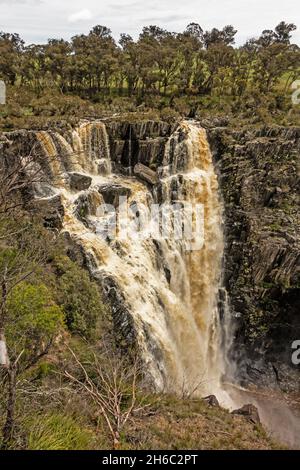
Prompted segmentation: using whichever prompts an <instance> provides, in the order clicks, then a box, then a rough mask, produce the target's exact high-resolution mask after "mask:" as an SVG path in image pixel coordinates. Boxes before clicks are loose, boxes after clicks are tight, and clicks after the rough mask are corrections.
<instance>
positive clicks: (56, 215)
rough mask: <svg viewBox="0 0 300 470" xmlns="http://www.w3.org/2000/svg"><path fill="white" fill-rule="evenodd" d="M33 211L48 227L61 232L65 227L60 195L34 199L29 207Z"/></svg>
mask: <svg viewBox="0 0 300 470" xmlns="http://www.w3.org/2000/svg"><path fill="white" fill-rule="evenodd" d="M29 207H30V209H31V210H33V211H34V212H35V213H36V214H38V215H39V216H40V217H41V218H42V220H43V221H44V224H45V226H46V227H48V228H51V229H58V230H61V228H62V226H63V217H64V206H63V204H62V201H61V197H60V195H56V196H52V197H48V198H38V199H33V200H32V201H31V202H30V203H29V205H28V208H29Z"/></svg>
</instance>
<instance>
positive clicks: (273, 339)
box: [209, 127, 300, 389]
mask: <svg viewBox="0 0 300 470" xmlns="http://www.w3.org/2000/svg"><path fill="white" fill-rule="evenodd" d="M209 138H210V142H211V146H212V149H213V153H214V158H215V162H216V166H217V168H218V172H219V178H220V184H221V191H222V196H223V199H224V206H225V231H226V256H225V287H226V289H227V292H228V294H229V298H230V303H231V312H232V315H233V317H234V318H235V325H236V337H235V342H234V346H233V348H232V351H231V352H232V354H233V355H234V358H235V360H237V361H238V365H239V367H238V369H239V371H240V378H241V380H245V381H249V380H250V381H254V382H261V383H263V384H266V383H268V384H270V383H273V385H276V386H280V387H281V388H282V389H291V388H295V389H299V385H300V384H299V370H298V368H297V367H296V366H294V365H293V364H292V362H291V355H292V349H291V344H292V341H294V340H295V339H300V316H299V308H300V211H299V182H300V176H299V174H300V171H299V169H300V128H281V127H275V128H263V129H246V130H242V131H234V130H230V129H228V128H212V129H209ZM245 358H247V359H245Z"/></svg>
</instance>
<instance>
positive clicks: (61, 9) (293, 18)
mask: <svg viewBox="0 0 300 470" xmlns="http://www.w3.org/2000/svg"><path fill="white" fill-rule="evenodd" d="M281 20H284V21H286V22H293V23H295V24H296V25H297V26H298V28H299V30H298V31H297V32H296V33H295V34H294V36H293V40H294V42H296V43H298V44H299V45H300V2H299V0H148V1H145V0H84V1H82V0H64V1H61V0H0V30H3V31H6V32H17V33H19V34H20V35H21V37H22V38H23V39H25V41H26V42H27V43H32V42H35V43H41V42H45V41H47V39H48V38H61V37H62V38H65V39H70V38H71V37H72V36H74V35H75V34H78V33H87V32H88V31H89V30H90V29H91V28H92V27H93V26H94V25H96V24H101V25H104V26H108V27H109V28H110V29H111V30H112V31H113V34H114V36H115V37H116V38H118V37H119V34H120V33H124V32H126V33H129V34H131V35H132V36H133V37H135V38H136V37H137V35H138V33H139V32H140V30H141V28H142V27H143V26H146V25H149V24H156V25H158V26H162V27H164V28H167V29H168V30H170V31H177V32H179V31H183V30H184V28H185V26H186V25H187V24H188V23H190V22H196V23H199V24H200V25H201V26H202V28H203V29H211V28H212V27H214V26H215V27H218V28H221V27H223V26H224V25H226V24H233V25H234V26H235V27H236V29H238V35H237V43H238V44H241V43H243V42H244V41H245V40H246V39H248V38H250V37H253V36H257V35H259V34H260V33H261V31H262V30H263V29H273V28H274V27H275V26H276V25H277V24H278V23H279V22H280V21H281Z"/></svg>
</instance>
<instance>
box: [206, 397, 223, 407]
mask: <svg viewBox="0 0 300 470" xmlns="http://www.w3.org/2000/svg"><path fill="white" fill-rule="evenodd" d="M203 400H204V401H206V403H207V404H208V405H209V406H220V404H219V401H218V399H217V397H216V396H215V395H208V396H207V397H204V398H203Z"/></svg>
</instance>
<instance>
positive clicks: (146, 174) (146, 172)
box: [133, 163, 158, 185]
mask: <svg viewBox="0 0 300 470" xmlns="http://www.w3.org/2000/svg"><path fill="white" fill-rule="evenodd" d="M133 171H134V174H135V175H136V176H138V177H139V178H141V179H142V180H144V181H146V182H147V183H149V184H152V185H154V184H156V183H158V176H157V174H156V172H155V171H153V170H151V169H150V168H148V167H147V166H145V165H143V164H142V163H138V164H137V165H135V167H134V170H133Z"/></svg>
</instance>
